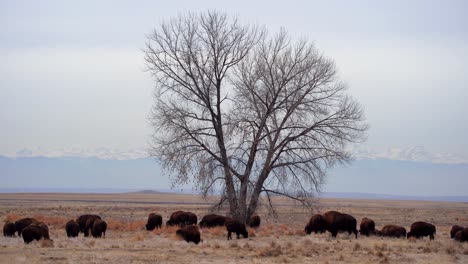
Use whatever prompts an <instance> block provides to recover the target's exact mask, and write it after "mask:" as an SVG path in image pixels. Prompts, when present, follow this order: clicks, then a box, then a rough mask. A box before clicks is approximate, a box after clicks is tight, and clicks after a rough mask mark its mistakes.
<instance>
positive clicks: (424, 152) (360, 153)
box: [4, 146, 468, 164]
mask: <svg viewBox="0 0 468 264" xmlns="http://www.w3.org/2000/svg"><path fill="white" fill-rule="evenodd" d="M350 151H351V153H352V154H353V157H354V158H355V159H357V160H362V159H388V160H401V161H418V162H428V163H446V164H462V163H466V164H468V158H467V157H464V156H462V155H459V154H454V153H441V152H435V151H431V150H428V149H426V148H424V147H421V146H405V147H392V148H372V147H358V148H354V149H350ZM4 156H9V157H82V158H84V157H95V158H99V159H107V160H129V159H139V158H146V157H148V150H147V149H146V148H143V147H141V148H132V149H125V150H124V149H115V148H96V149H80V148H60V149H45V148H31V149H21V150H19V151H17V152H16V153H15V154H13V155H4Z"/></svg>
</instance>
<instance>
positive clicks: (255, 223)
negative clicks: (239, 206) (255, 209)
mask: <svg viewBox="0 0 468 264" xmlns="http://www.w3.org/2000/svg"><path fill="white" fill-rule="evenodd" d="M260 223H261V219H260V216H258V215H252V217H250V219H249V226H250V227H252V228H257V227H259V226H260Z"/></svg>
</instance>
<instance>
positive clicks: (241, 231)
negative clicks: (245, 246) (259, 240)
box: [226, 220, 249, 240]
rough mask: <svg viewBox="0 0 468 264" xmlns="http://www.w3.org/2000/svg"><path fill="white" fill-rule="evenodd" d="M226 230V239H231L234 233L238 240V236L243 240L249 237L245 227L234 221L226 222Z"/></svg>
mask: <svg viewBox="0 0 468 264" xmlns="http://www.w3.org/2000/svg"><path fill="white" fill-rule="evenodd" d="M226 230H227V231H228V235H227V239H228V240H230V239H232V237H231V233H236V238H237V239H239V235H242V236H243V237H244V238H248V237H249V233H248V232H247V229H246V228H245V225H244V224H243V223H241V222H239V221H236V220H230V221H228V222H226Z"/></svg>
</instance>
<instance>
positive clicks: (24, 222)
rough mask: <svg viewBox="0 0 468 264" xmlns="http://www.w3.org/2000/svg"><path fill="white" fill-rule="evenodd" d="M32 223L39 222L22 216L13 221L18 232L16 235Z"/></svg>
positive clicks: (19, 234)
mask: <svg viewBox="0 0 468 264" xmlns="http://www.w3.org/2000/svg"><path fill="white" fill-rule="evenodd" d="M32 224H35V225H37V224H39V221H37V220H36V219H34V218H23V219H20V220H18V221H16V222H15V230H16V232H18V236H21V233H22V232H23V229H24V228H26V227H27V226H29V225H32Z"/></svg>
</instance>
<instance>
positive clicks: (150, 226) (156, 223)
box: [146, 213, 162, 231]
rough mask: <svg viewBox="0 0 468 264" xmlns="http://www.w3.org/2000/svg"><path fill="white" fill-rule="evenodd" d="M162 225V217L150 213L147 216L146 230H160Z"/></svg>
mask: <svg viewBox="0 0 468 264" xmlns="http://www.w3.org/2000/svg"><path fill="white" fill-rule="evenodd" d="M161 225H162V216H161V215H158V214H155V213H151V214H149V215H148V221H147V222H146V230H148V231H151V230H154V229H155V228H161Z"/></svg>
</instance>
